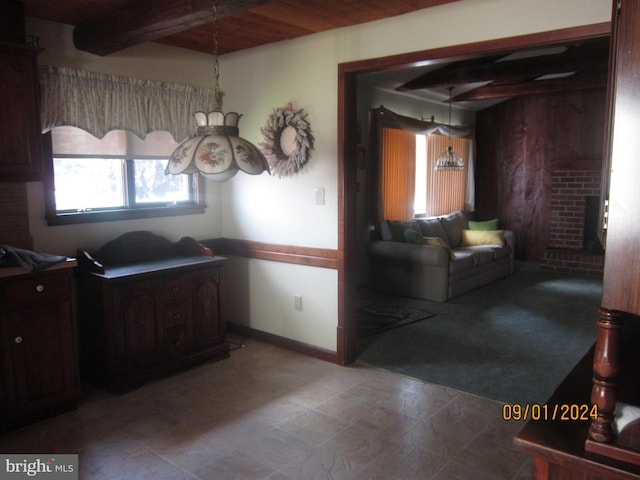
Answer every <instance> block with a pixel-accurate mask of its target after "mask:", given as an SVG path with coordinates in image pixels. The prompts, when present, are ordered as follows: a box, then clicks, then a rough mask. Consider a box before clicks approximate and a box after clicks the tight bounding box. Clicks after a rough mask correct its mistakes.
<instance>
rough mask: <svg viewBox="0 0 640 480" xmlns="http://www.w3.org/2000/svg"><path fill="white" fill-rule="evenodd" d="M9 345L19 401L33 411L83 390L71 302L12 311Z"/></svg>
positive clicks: (10, 315) (28, 411)
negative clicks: (79, 375)
mask: <svg viewBox="0 0 640 480" xmlns="http://www.w3.org/2000/svg"><path fill="white" fill-rule="evenodd" d="M8 316H9V322H8V326H9V332H8V342H7V343H5V345H6V346H7V347H9V345H10V347H9V348H10V349H11V352H10V353H11V355H12V357H13V373H14V376H15V385H16V387H15V388H16V400H17V402H18V407H19V408H20V410H22V411H24V412H26V413H30V412H37V411H40V410H42V409H45V408H46V407H47V406H48V405H52V404H55V402H58V401H61V400H64V399H66V398H73V397H74V396H76V395H77V393H78V389H79V380H78V369H77V365H78V362H77V353H76V332H75V328H74V323H73V321H72V312H71V305H70V303H69V302H60V303H54V304H51V305H43V306H40V307H34V308H29V309H25V310H22V311H20V312H15V313H11V314H9V315H8Z"/></svg>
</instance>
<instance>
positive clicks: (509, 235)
mask: <svg viewBox="0 0 640 480" xmlns="http://www.w3.org/2000/svg"><path fill="white" fill-rule="evenodd" d="M504 242H505V243H506V244H507V245H509V247H510V248H511V256H512V257H513V254H514V252H515V249H516V243H515V236H514V235H513V231H512V230H505V231H504Z"/></svg>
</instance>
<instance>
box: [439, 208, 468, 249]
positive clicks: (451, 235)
mask: <svg viewBox="0 0 640 480" xmlns="http://www.w3.org/2000/svg"><path fill="white" fill-rule="evenodd" d="M440 223H442V227H443V228H444V231H445V232H447V238H448V239H449V245H450V246H451V248H456V247H457V246H459V245H460V242H461V241H462V230H464V229H466V228H467V225H468V224H467V217H466V216H465V214H464V212H463V211H461V210H460V211H457V212H455V213H451V214H449V215H445V216H443V217H440Z"/></svg>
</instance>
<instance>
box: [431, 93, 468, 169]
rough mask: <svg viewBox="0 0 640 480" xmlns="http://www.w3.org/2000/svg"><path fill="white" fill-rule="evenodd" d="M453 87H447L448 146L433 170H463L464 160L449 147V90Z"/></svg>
mask: <svg viewBox="0 0 640 480" xmlns="http://www.w3.org/2000/svg"><path fill="white" fill-rule="evenodd" d="M452 91H453V87H449V130H448V131H447V136H448V137H449V146H448V147H447V150H446V151H444V152H443V153H442V154H440V156H439V157H438V158H437V160H436V165H435V167H434V170H464V160H462V158H461V157H460V155H458V154H457V153H456V152H454V151H453V148H452V147H451V92H452Z"/></svg>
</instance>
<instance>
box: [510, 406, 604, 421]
mask: <svg viewBox="0 0 640 480" xmlns="http://www.w3.org/2000/svg"><path fill="white" fill-rule="evenodd" d="M596 418H598V406H597V405H595V404H594V405H589V404H586V403H584V404H577V403H557V404H555V405H547V404H539V403H525V404H520V403H505V404H504V405H503V406H502V419H503V420H504V421H507V422H508V421H515V422H518V421H526V420H533V421H538V420H542V421H545V420H559V421H567V422H568V421H574V422H575V421H591V420H595V419H596Z"/></svg>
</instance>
